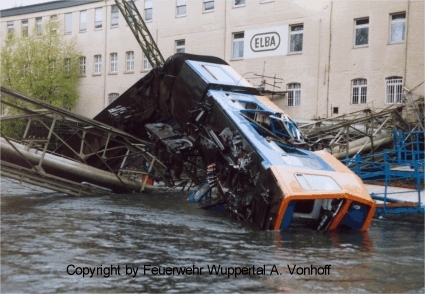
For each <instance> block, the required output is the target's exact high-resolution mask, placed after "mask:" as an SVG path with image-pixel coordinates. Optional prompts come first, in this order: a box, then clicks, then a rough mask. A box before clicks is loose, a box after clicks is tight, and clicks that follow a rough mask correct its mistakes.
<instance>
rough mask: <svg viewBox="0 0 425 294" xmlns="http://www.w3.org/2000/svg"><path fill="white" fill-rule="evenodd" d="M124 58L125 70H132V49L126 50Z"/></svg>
mask: <svg viewBox="0 0 425 294" xmlns="http://www.w3.org/2000/svg"><path fill="white" fill-rule="evenodd" d="M125 59H126V63H125V64H126V65H125V70H126V71H134V52H133V51H129V52H127V53H126V58H125Z"/></svg>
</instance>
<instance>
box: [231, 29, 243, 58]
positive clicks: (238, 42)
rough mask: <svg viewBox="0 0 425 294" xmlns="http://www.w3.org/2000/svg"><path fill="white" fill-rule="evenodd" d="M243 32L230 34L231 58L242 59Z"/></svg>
mask: <svg viewBox="0 0 425 294" xmlns="http://www.w3.org/2000/svg"><path fill="white" fill-rule="evenodd" d="M244 42H245V32H237V33H233V34H232V60H237V59H243V56H244V50H243V47H244Z"/></svg>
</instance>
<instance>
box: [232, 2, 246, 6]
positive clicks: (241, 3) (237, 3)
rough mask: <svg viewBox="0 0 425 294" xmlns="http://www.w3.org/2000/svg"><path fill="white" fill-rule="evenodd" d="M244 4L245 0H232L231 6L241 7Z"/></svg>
mask: <svg viewBox="0 0 425 294" xmlns="http://www.w3.org/2000/svg"><path fill="white" fill-rule="evenodd" d="M245 5H246V0H233V7H242V6H245Z"/></svg>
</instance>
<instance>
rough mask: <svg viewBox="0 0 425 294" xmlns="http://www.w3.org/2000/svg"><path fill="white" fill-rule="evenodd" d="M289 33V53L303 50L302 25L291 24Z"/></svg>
mask: <svg viewBox="0 0 425 294" xmlns="http://www.w3.org/2000/svg"><path fill="white" fill-rule="evenodd" d="M290 27H291V33H290V36H291V37H290V38H291V40H290V49H289V51H290V52H291V53H299V52H302V51H303V34H304V25H303V24H298V25H291V26H290Z"/></svg>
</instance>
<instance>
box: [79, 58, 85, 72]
mask: <svg viewBox="0 0 425 294" xmlns="http://www.w3.org/2000/svg"><path fill="white" fill-rule="evenodd" d="M80 75H82V76H85V75H86V57H85V56H81V57H80Z"/></svg>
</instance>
